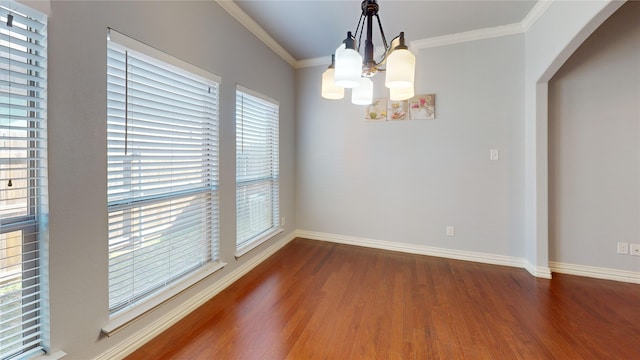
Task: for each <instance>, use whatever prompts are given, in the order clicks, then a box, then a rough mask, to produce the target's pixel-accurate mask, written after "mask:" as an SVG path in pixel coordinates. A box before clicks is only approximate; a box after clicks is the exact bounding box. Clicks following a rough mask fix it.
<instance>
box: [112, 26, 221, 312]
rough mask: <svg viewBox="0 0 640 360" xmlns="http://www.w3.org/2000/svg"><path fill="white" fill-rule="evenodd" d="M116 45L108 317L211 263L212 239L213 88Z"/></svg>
mask: <svg viewBox="0 0 640 360" xmlns="http://www.w3.org/2000/svg"><path fill="white" fill-rule="evenodd" d="M111 35H117V37H118V38H119V39H123V35H120V34H117V33H115V32H113V31H112V32H111ZM123 41H124V42H127V43H128V44H133V45H134V46H135V49H133V48H129V47H125V46H124V45H122V44H120V43H117V42H114V41H109V42H108V49H107V50H108V51H107V68H108V69H107V74H108V75H107V94H108V95H107V96H108V98H107V104H108V105H107V146H108V149H107V160H108V169H107V176H108V178H107V185H108V188H107V200H108V209H109V309H110V310H111V312H112V313H113V312H116V311H119V310H122V309H124V308H126V307H128V306H131V305H134V304H136V303H138V302H139V301H141V300H144V299H146V298H148V297H149V296H150V295H152V294H154V293H156V292H157V291H160V290H162V289H164V288H166V287H167V286H168V285H170V284H172V283H173V282H175V281H179V280H180V279H181V278H182V277H183V276H184V275H186V274H189V273H191V272H193V271H194V270H197V269H199V268H201V267H202V266H204V265H205V264H206V263H207V262H209V261H216V260H217V238H218V215H217V214H218V210H217V209H218V194H217V191H218V124H217V119H218V110H217V108H218V83H217V82H216V81H214V80H210V79H206V78H202V77H200V76H198V75H195V74H192V73H189V72H187V71H185V70H184V69H182V68H180V67H176V66H175V65H173V64H169V63H166V62H163V61H160V60H158V59H157V58H155V57H152V56H149V54H157V50H154V49H149V48H148V47H146V46H145V45H142V44H139V43H137V42H135V41H134V40H132V39H128V38H127V39H124V40H123ZM147 52H148V53H147ZM159 55H160V56H162V57H163V58H164V59H167V58H168V55H166V54H159ZM174 60H175V62H179V60H177V59H174Z"/></svg>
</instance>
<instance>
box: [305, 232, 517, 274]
mask: <svg viewBox="0 0 640 360" xmlns="http://www.w3.org/2000/svg"><path fill="white" fill-rule="evenodd" d="M297 235H298V236H299V237H301V238H305V239H311V240H320V241H329V242H334V243H339V244H347V245H355V246H363V247H369V248H374V249H382V250H391V251H398V252H404V253H409V254H418V255H428V256H437V257H441V258H447V259H455V260H465V261H473V262H478V263H483V264H492V265H502V266H510V267H517V268H524V267H525V266H524V261H523V260H522V259H520V258H516V257H512V256H505V255H494V254H487V253H478V252H471V251H462V250H455V249H445V248H438V247H432V246H424V245H414V244H406V243H397V242H391V241H384V240H375V239H367V238H361V237H355V236H345V235H336V234H328V233H321V232H314V231H305V230H298V232H297Z"/></svg>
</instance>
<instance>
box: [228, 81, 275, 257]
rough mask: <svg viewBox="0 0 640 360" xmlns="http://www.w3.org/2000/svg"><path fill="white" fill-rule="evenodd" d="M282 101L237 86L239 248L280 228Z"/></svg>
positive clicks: (263, 238) (268, 235) (237, 215)
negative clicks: (279, 156)
mask: <svg viewBox="0 0 640 360" xmlns="http://www.w3.org/2000/svg"><path fill="white" fill-rule="evenodd" d="M278 129H279V105H278V103H277V102H275V101H273V100H270V99H268V98H266V97H264V96H262V95H260V94H257V93H255V92H252V91H251V90H248V89H245V88H242V87H240V86H238V88H237V90H236V221H237V234H236V236H237V239H236V241H237V243H236V244H237V249H238V250H241V249H243V248H246V247H250V246H251V245H253V244H255V243H258V242H260V241H263V240H266V239H268V238H269V237H270V236H271V235H273V233H274V232H276V231H278V230H279V227H280V221H279V165H278V148H279V135H278Z"/></svg>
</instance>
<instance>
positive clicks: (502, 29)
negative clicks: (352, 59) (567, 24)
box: [293, 0, 555, 69]
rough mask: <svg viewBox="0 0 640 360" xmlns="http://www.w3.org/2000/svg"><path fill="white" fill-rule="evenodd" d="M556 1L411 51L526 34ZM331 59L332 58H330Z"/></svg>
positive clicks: (302, 64) (313, 62)
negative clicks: (499, 23)
mask: <svg viewBox="0 0 640 360" xmlns="http://www.w3.org/2000/svg"><path fill="white" fill-rule="evenodd" d="M554 1H555V0H540V1H538V2H537V3H536V4H535V5H534V6H533V7H532V8H531V10H530V11H529V13H528V14H527V16H525V18H524V19H523V20H522V21H521V22H518V23H513V24H508V25H502V26H496V27H490V28H484V29H477V30H471V31H465V32H461V33H455V34H447V35H442V36H436V37H431V38H425V39H419V40H414V41H411V42H410V43H409V47H410V48H411V50H420V49H428V48H433V47H439V46H445V45H453V44H459V43H463V42H468V41H477V40H484V39H492V38H497V37H502V36H510V35H517V34H524V33H526V32H527V31H528V30H529V28H530V27H531V26H532V25H533V24H534V23H535V22H536V21H537V20H538V19H539V18H540V17H541V16H542V15H543V14H544V13H545V11H547V9H549V7H551V5H552V4H553V3H554ZM326 58H327V57H326V56H324V57H318V58H312V59H305V60H298V61H296V63H295V65H293V67H294V68H296V69H301V68H306V67H313V66H320V65H325V66H329V64H330V63H331V60H327V59H326ZM329 59H330V58H329Z"/></svg>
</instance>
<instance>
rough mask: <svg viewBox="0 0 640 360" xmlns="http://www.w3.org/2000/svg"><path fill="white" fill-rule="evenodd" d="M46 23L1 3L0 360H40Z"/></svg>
mask: <svg viewBox="0 0 640 360" xmlns="http://www.w3.org/2000/svg"><path fill="white" fill-rule="evenodd" d="M46 28H47V17H46V15H44V14H41V13H39V12H37V11H34V10H31V9H29V8H27V7H25V6H23V5H20V4H18V3H16V2H13V1H0V358H2V359H7V358H13V357H28V356H29V355H33V354H35V353H38V352H42V348H43V346H42V337H43V336H42V335H43V331H44V329H43V323H44V321H43V316H45V315H44V314H43V309H44V308H45V307H46V300H45V297H46V291H45V289H43V288H42V286H43V285H42V284H43V281H42V279H41V276H42V275H43V273H44V272H45V271H44V269H43V268H42V267H43V262H44V260H45V259H44V257H43V256H44V255H42V254H41V251H42V250H43V245H42V244H43V242H44V241H45V239H46V235H47V230H46V224H47V217H48V200H47V179H46V176H47V162H46V148H47V139H46V123H45V121H46V110H45V109H46V86H47V82H46V74H47V70H46V67H47V60H46V59H47V52H46V46H47V31H46Z"/></svg>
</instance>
